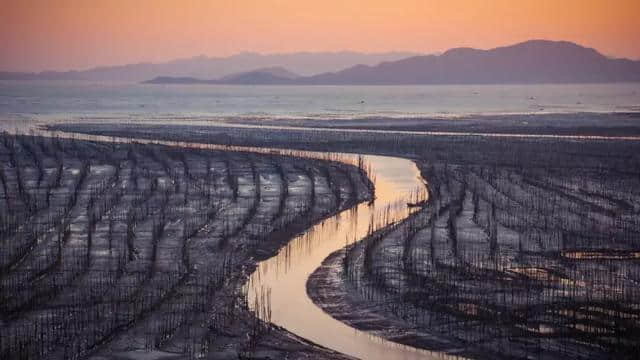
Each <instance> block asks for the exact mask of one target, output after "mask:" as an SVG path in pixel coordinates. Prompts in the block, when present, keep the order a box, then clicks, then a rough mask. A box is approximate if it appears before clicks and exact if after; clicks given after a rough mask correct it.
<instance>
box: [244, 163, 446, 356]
mask: <svg viewBox="0 0 640 360" xmlns="http://www.w3.org/2000/svg"><path fill="white" fill-rule="evenodd" d="M365 160H366V161H367V162H368V163H369V164H370V165H371V167H372V170H373V172H374V173H375V175H376V200H375V201H374V202H373V203H372V204H366V203H363V204H360V205H358V206H356V207H354V208H352V209H349V210H345V211H343V212H341V213H339V214H337V215H335V216H333V217H331V218H329V219H326V220H325V221H323V222H321V223H319V224H317V225H316V226H313V227H312V228H310V229H309V230H308V231H306V232H305V233H304V234H301V235H300V236H298V237H296V238H295V239H293V240H292V241H291V242H289V243H288V244H287V245H286V246H285V247H284V248H283V249H282V250H281V251H280V252H279V253H278V255H276V256H274V257H272V258H270V259H268V260H265V261H263V262H261V263H260V264H259V265H258V268H257V269H256V271H255V272H254V274H253V275H252V276H251V278H250V281H249V284H248V296H249V304H253V303H254V301H255V298H256V296H257V295H258V294H259V293H260V291H261V290H260V289H264V288H268V289H270V304H271V312H270V316H271V322H273V323H274V324H276V325H279V326H282V327H284V328H286V329H287V330H289V331H291V332H293V333H295V334H296V335H299V336H301V337H303V338H306V339H308V340H311V341H313V342H315V343H317V344H320V345H322V346H325V347H327V348H330V349H334V350H336V351H339V352H342V353H344V354H347V355H351V356H355V357H358V358H363V359H424V358H430V357H433V358H441V357H442V355H439V354H434V353H430V352H427V351H422V350H417V349H414V348H411V347H407V346H403V345H398V344H396V343H392V342H389V341H385V340H383V339H381V338H379V337H376V336H372V335H370V334H368V333H365V332H362V331H359V330H356V329H353V328H351V327H350V326H348V325H346V324H344V323H342V322H340V321H338V320H335V319H333V318H332V317H331V316H329V315H328V314H327V313H325V312H323V311H322V310H321V309H320V308H319V307H317V306H316V305H315V304H314V303H313V302H312V301H311V299H310V298H309V297H308V296H307V291H306V283H307V279H308V278H309V275H310V274H311V273H312V272H313V271H314V270H315V269H316V268H318V267H319V266H320V264H321V263H322V261H323V260H324V259H325V258H326V257H327V256H328V255H329V254H331V253H332V252H334V251H336V250H339V249H341V248H343V247H345V246H346V245H348V244H350V243H352V242H354V241H358V240H360V239H362V238H363V237H365V236H366V235H367V234H368V233H370V232H371V231H372V230H375V229H376V228H380V227H382V226H384V225H386V224H388V223H391V222H394V221H399V220H401V219H404V218H405V217H407V216H408V215H409V214H410V213H411V212H412V211H414V210H413V209H412V208H409V207H407V202H408V201H409V200H410V199H411V196H412V193H415V191H416V189H417V188H420V187H424V184H423V183H422V181H421V179H420V177H419V172H418V169H417V167H416V165H415V164H414V163H413V162H411V161H409V160H406V159H398V158H393V157H383V156H366V157H365Z"/></svg>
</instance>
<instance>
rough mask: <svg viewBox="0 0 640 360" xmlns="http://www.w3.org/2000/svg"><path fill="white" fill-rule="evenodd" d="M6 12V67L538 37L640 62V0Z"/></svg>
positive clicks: (63, 0)
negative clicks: (243, 52)
mask: <svg viewBox="0 0 640 360" xmlns="http://www.w3.org/2000/svg"><path fill="white" fill-rule="evenodd" d="M1 6H2V9H1V10H0V46H1V47H2V55H1V56H0V69H1V70H43V69H72V68H87V67H92V66H97V65H110V64H123V63H133V62H140V61H165V60H170V59H175V58H180V57H191V56H194V55H198V54H205V55H208V56H224V55H230V54H233V53H237V52H242V51H255V52H262V53H273V52H296V51H337V50H357V51H366V52H380V51H391V50H409V51H418V52H424V53H431V52H437V51H443V50H446V49H448V48H451V47H458V46H470V47H477V48H491V47H495V46H501V45H508V44H512V43H515V42H519V41H523V40H527V39H533V38H545V39H554V40H568V41H573V42H576V43H579V44H582V45H585V46H589V47H594V48H596V49H598V50H599V51H601V52H603V53H604V54H606V55H610V56H616V57H629V58H640V45H639V44H640V31H638V26H637V25H638V23H637V21H638V20H637V17H638V14H640V2H639V1H637V0H616V1H600V0H594V1H579V0H566V1H555V0H535V1H533V0H522V1H516V2H514V1H510V0H492V1H475V0H450V1H433V0H394V1H388V0H367V1H356V0H326V1H299V0H265V1H255V0H252V1H248V0H234V1H231V0H229V1H221V0H213V1H204V0H190V1H173V0H137V1H128V0H109V1H84V0H47V1H40V0H8V1H7V0H5V1H3V5H1Z"/></svg>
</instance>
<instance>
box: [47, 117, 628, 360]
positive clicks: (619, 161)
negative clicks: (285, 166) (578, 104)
mask: <svg viewBox="0 0 640 360" xmlns="http://www.w3.org/2000/svg"><path fill="white" fill-rule="evenodd" d="M576 116H577V115H576ZM599 125H600V126H605V124H602V123H601V124H599ZM605 127H606V126H605ZM58 128H59V129H66V130H73V131H80V132H85V133H94V134H108V135H119V134H120V135H122V134H139V135H141V136H150V137H151V136H158V135H159V134H162V133H164V134H167V133H170V134H171V135H165V138H166V137H169V138H170V139H172V140H177V139H182V140H188V139H190V138H195V139H197V141H202V142H215V143H223V144H230V145H253V146H275V147H285V148H298V149H308V150H321V151H322V150H324V151H327V150H331V151H347V152H349V151H350V152H362V153H375V154H384V155H395V156H403V157H408V158H412V159H414V160H416V161H417V163H418V166H419V167H420V169H421V171H422V175H423V177H424V178H425V179H426V180H427V182H428V184H429V190H430V201H429V203H428V204H427V205H426V206H425V207H424V208H423V209H422V210H421V211H419V212H418V213H417V214H416V215H415V216H413V217H411V218H410V219H409V220H407V221H405V222H404V223H402V224H400V225H398V226H396V227H393V228H388V229H385V230H381V231H380V232H378V233H375V234H372V235H371V236H370V237H368V238H367V239H366V240H365V241H363V242H361V243H358V244H357V245H356V246H354V247H352V248H349V249H348V251H346V252H343V253H339V254H338V255H334V256H333V257H331V258H330V259H329V260H328V261H327V262H326V263H325V266H323V267H322V268H321V270H319V272H317V273H316V274H315V275H314V276H313V278H312V281H311V283H310V285H309V293H310V295H311V296H312V297H314V300H316V302H317V303H319V304H320V305H321V306H322V307H323V308H325V310H327V311H328V312H329V313H331V314H332V315H334V316H336V317H337V318H339V319H341V320H343V321H345V322H348V323H349V324H351V325H352V326H355V327H358V328H361V329H364V330H368V331H372V332H373V333H375V334H377V335H380V336H383V337H386V338H388V339H391V340H394V341H398V342H402V343H406V344H412V345H416V346H419V347H424V348H427V349H433V350H438V349H440V350H442V349H447V351H449V352H451V353H455V354H464V355H465V356H470V357H474V358H532V357H533V358H550V359H557V358H563V357H570V358H580V357H582V358H633V357H634V356H635V354H636V353H637V351H638V350H639V349H640V330H639V327H640V325H639V324H640V320H639V319H640V304H639V299H640V294H639V293H638V283H640V266H639V264H640V263H638V261H637V259H636V255H635V254H637V253H638V251H639V249H640V193H638V191H639V190H638V189H640V155H638V154H640V142H638V141H634V140H612V139H562V138H526V139H525V138H489V137H484V136H471V137H470V136H423V135H406V134H402V135H400V134H384V133H335V134H330V133H327V132H322V131H315V130H310V131H302V130H300V131H298V130H293V129H285V130H275V129H238V128H231V127H229V128H220V127H206V126H191V127H180V126H177V125H146V126H145V125H121V126H117V127H109V126H108V125H105V126H104V127H100V125H98V127H95V128H94V126H93V125H82V124H81V125H64V126H60V127H58ZM178 129H181V132H178V131H177V130H178ZM351 309H352V310H351ZM361 309H362V311H361Z"/></svg>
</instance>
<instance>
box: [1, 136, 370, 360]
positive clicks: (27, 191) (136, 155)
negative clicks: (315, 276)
mask: <svg viewBox="0 0 640 360" xmlns="http://www.w3.org/2000/svg"><path fill="white" fill-rule="evenodd" d="M0 157H1V158H2V166H1V167H0V180H1V186H0V235H1V236H0V242H1V246H2V249H3V251H2V253H1V254H0V269H1V271H0V290H1V291H0V297H1V301H0V333H1V334H2V336H1V337H0V358H2V359H5V358H6V359H17V358H21V359H39V358H42V359H75V358H95V359H127V358H136V359H145V358H149V359H151V358H153V359H155V358H158V359H161V358H167V359H172V358H185V359H186V358H211V359H222V358H228V359H237V358H239V357H244V358H282V357H285V356H286V357H288V358H343V356H342V355H340V354H337V353H335V352H333V351H331V350H327V349H324V348H321V347H319V346H316V345H314V344H311V343H309V342H307V341H305V340H303V339H300V338H297V337H296V336H295V335H293V334H290V333H288V332H286V331H284V330H281V329H278V328H275V327H273V326H270V325H268V324H267V323H265V322H264V321H262V320H260V319H258V318H256V317H255V316H254V315H253V313H251V312H250V311H249V309H248V306H247V304H246V298H245V295H244V290H243V285H244V283H245V282H246V280H247V276H248V275H249V274H250V273H251V272H252V271H253V269H254V268H255V265H256V263H257V262H258V261H259V260H261V259H266V258H269V257H271V256H273V255H274V254H275V253H276V251H277V250H278V249H279V248H280V247H281V246H282V245H284V244H286V243H287V242H288V241H289V240H290V239H291V238H292V237H293V236H295V235H297V234H298V233H300V232H302V231H304V230H305V229H307V228H308V227H310V226H311V225H313V224H314V223H317V222H318V221H321V220H322V219H325V218H326V217H329V216H331V215H333V214H335V213H336V212H338V211H341V210H343V209H347V208H350V207H352V206H354V205H355V204H357V203H358V202H361V201H365V200H368V199H370V197H371V193H370V191H369V189H370V183H369V182H368V179H367V178H366V177H364V176H363V172H362V171H361V170H360V169H358V168H356V167H355V166H350V165H345V164H341V163H337V162H331V161H326V160H319V159H304V158H297V157H295V156H287V157H285V156H280V155H277V154H273V155H271V154H255V153H241V152H232V151H213V150H200V149H188V148H179V147H168V146H161V145H152V144H120V143H101V142H92V141H85V140H75V139H58V138H45V137H35V136H22V135H18V136H14V135H8V134H2V135H0Z"/></svg>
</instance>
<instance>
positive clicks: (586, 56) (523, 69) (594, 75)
mask: <svg viewBox="0 0 640 360" xmlns="http://www.w3.org/2000/svg"><path fill="white" fill-rule="evenodd" d="M273 69H277V71H276V72H274V71H273ZM282 72H287V74H289V75H288V76H281V75H280V74H279V73H282ZM637 81H640V61H634V60H628V59H614V58H610V57H607V56H604V55H602V54H601V53H599V52H598V51H596V50H594V49H591V48H586V47H583V46H580V45H577V44H574V43H571V42H566V41H548V40H530V41H526V42H522V43H518V44H515V45H511V46H505V47H498V48H494V49H490V50H478V49H471V48H455V49H451V50H448V51H446V52H444V53H443V54H441V55H421V56H411V57H408V58H405V59H400V60H394V61H384V62H381V63H379V64H377V65H365V64H358V65H355V66H351V67H348V68H346V69H344V70H340V71H336V72H325V73H321V74H318V75H312V76H290V73H289V72H288V71H287V70H286V69H283V68H280V67H277V68H271V69H258V70H253V71H250V72H244V73H239V74H234V75H232V76H227V77H223V78H220V79H215V80H201V79H190V78H181V79H176V78H170V77H161V78H155V79H153V80H151V81H149V83H154V84H168V83H181V84H188V83H211V84H239V85H247V84H254V85H260V84H262V85H269V84H271V85H274V84H278V85H411V84H541V83H608V82H637Z"/></svg>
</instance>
